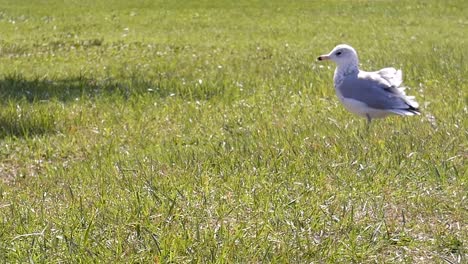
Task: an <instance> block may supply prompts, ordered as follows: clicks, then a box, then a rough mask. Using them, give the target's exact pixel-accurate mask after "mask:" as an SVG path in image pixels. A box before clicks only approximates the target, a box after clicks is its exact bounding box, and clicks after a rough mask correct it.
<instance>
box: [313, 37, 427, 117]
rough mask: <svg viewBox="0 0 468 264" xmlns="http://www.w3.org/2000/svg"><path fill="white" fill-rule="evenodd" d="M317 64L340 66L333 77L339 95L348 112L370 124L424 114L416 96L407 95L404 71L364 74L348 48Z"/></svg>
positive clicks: (384, 70) (323, 57) (382, 71)
mask: <svg viewBox="0 0 468 264" xmlns="http://www.w3.org/2000/svg"><path fill="white" fill-rule="evenodd" d="M317 60H319V61H322V60H332V61H334V62H335V63H336V65H337V66H336V69H335V75H334V77H333V81H334V85H335V91H336V95H337V96H338V98H339V99H340V101H341V103H343V105H344V106H345V108H346V109H347V110H348V111H350V112H352V113H354V114H357V115H359V116H362V117H366V118H367V120H368V123H370V122H371V120H372V119H373V118H382V117H385V116H388V115H390V114H396V115H419V114H420V112H419V109H418V107H419V104H418V103H417V102H416V101H415V100H414V96H407V95H406V94H405V91H404V90H405V87H404V86H402V82H403V80H402V73H401V70H397V69H395V68H384V69H381V70H379V71H375V72H366V71H361V70H359V66H358V64H359V60H358V56H357V53H356V51H355V50H354V49H353V48H352V47H351V46H349V45H346V44H341V45H338V46H336V47H335V48H334V49H333V50H332V51H331V52H330V53H328V54H326V55H321V56H319V57H318V58H317Z"/></svg>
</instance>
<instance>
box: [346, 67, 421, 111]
mask: <svg viewBox="0 0 468 264" xmlns="http://www.w3.org/2000/svg"><path fill="white" fill-rule="evenodd" d="M389 69H393V68H386V69H383V70H381V71H379V72H364V71H360V72H359V73H358V74H353V75H348V76H346V77H345V78H344V79H343V81H342V82H341V83H340V85H339V86H338V87H337V89H339V91H340V93H341V94H342V95H343V97H345V98H348V99H354V100H357V101H360V102H363V103H365V104H366V105H368V106H369V107H372V108H375V109H381V110H392V109H402V110H404V109H413V108H414V109H416V108H417V107H418V104H417V103H416V102H415V101H414V100H413V98H411V97H407V96H406V95H405V93H404V91H403V89H402V88H399V87H398V86H395V85H392V83H391V82H390V81H389V80H388V79H387V78H384V77H382V75H381V74H384V75H385V74H387V75H385V76H388V72H390V70H389ZM395 71H396V70H395ZM400 76H401V73H400ZM393 83H394V84H397V83H398V82H397V81H394V82H393ZM400 84H401V82H400Z"/></svg>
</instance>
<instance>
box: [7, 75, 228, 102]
mask: <svg viewBox="0 0 468 264" xmlns="http://www.w3.org/2000/svg"><path fill="white" fill-rule="evenodd" d="M225 91H226V84H224V83H216V82H214V83H211V84H203V85H199V84H197V83H195V82H194V83H192V84H186V83H184V82H183V81H182V80H179V79H175V78H172V79H171V78H168V79H164V78H159V79H154V80H148V79H144V78H141V77H139V76H134V77H132V76H131V77H129V78H126V79H124V80H115V79H111V78H103V79H99V80H97V79H92V78H88V77H84V76H77V77H73V78H69V79H57V80H53V79H40V78H36V79H31V80H30V79H26V78H24V77H23V76H21V75H10V76H5V77H4V78H3V79H0V96H1V98H3V100H4V102H5V101H16V100H27V101H29V102H35V101H43V100H57V101H61V102H68V101H73V100H76V99H78V98H83V97H84V98H87V99H93V98H102V97H109V96H118V97H123V98H124V99H128V98H130V97H131V96H133V95H144V94H147V95H148V96H154V97H157V98H166V97H172V96H177V97H181V98H183V99H184V100H209V99H211V98H213V97H217V96H224V92H225Z"/></svg>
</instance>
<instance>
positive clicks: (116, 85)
mask: <svg viewBox="0 0 468 264" xmlns="http://www.w3.org/2000/svg"><path fill="white" fill-rule="evenodd" d="M226 87H227V86H226V85H223V84H221V85H218V84H217V83H216V82H214V83H211V84H204V85H200V84H197V83H195V84H192V85H187V84H185V83H184V82H182V81H180V80H178V79H176V78H172V79H170V78H168V79H163V78H161V79H155V80H145V79H142V78H141V77H130V78H128V79H124V80H113V79H105V78H104V79H99V80H96V79H91V78H87V77H83V76H77V77H74V78H69V79H57V80H54V79H45V78H43V79H41V78H35V79H27V78H25V77H23V76H21V75H9V76H5V77H4V78H3V79H0V97H1V98H2V104H0V138H5V137H7V136H14V137H28V136H34V135H43V134H48V133H57V131H59V128H58V127H57V125H56V123H57V122H56V121H57V120H58V119H59V118H61V117H62V115H63V108H60V109H59V108H58V107H57V106H56V105H55V104H53V103H48V102H61V103H64V104H67V103H71V102H73V101H76V100H77V99H80V100H79V101H81V99H85V100H95V99H103V98H108V97H111V98H115V99H123V100H124V101H125V100H127V99H128V98H130V97H132V96H150V97H155V98H163V99H164V98H166V97H179V98H182V99H183V100H210V99H211V98H213V97H218V96H221V97H229V95H226V94H225V93H224V92H225V90H226ZM116 101H120V102H121V100H116ZM65 109H66V108H65Z"/></svg>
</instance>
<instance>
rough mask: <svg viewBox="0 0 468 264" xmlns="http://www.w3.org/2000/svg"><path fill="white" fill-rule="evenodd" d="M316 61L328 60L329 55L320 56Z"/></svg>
mask: <svg viewBox="0 0 468 264" xmlns="http://www.w3.org/2000/svg"><path fill="white" fill-rule="evenodd" d="M317 60H318V61H323V60H330V56H329V55H320V56H319V57H318V58H317Z"/></svg>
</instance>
